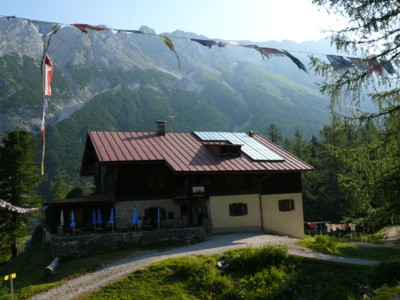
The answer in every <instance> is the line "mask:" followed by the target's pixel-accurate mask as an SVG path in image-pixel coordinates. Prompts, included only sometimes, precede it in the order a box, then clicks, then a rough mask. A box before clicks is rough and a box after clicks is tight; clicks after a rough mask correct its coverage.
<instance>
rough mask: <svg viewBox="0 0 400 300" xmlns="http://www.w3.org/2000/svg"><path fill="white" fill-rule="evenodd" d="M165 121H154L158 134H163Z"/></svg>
mask: <svg viewBox="0 0 400 300" xmlns="http://www.w3.org/2000/svg"><path fill="white" fill-rule="evenodd" d="M165 123H167V122H166V121H156V124H157V135H158V136H162V135H165Z"/></svg>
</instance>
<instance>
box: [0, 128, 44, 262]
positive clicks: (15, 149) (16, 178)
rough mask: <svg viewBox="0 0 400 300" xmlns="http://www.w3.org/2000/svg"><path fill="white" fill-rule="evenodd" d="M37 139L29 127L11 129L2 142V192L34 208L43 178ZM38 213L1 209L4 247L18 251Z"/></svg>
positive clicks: (0, 246) (0, 242)
mask: <svg viewBox="0 0 400 300" xmlns="http://www.w3.org/2000/svg"><path fill="white" fill-rule="evenodd" d="M35 146H36V142H35V140H34V139H32V138H31V137H30V134H29V132H28V131H26V130H16V131H13V132H10V133H9V134H8V136H7V137H6V138H5V139H4V140H3V145H2V146H0V195H1V197H0V198H1V199H3V200H5V201H7V202H9V203H11V204H12V205H15V206H18V207H23V208H32V207H38V206H40V198H39V196H38V195H37V193H36V192H35V190H34V188H35V187H36V185H37V183H38V182H39V180H40V175H39V169H38V166H37V164H36V163H35V162H34V161H33V158H34V150H35ZM34 217H35V215H34V214H32V213H28V214H21V213H18V212H14V211H10V210H7V209H1V210H0V237H1V239H0V250H1V251H2V253H3V254H4V250H6V249H7V248H8V249H10V250H11V256H12V258H14V257H15V256H16V255H17V242H18V239H20V238H23V237H25V236H27V235H28V232H29V227H30V226H31V225H32V220H33V218H34Z"/></svg>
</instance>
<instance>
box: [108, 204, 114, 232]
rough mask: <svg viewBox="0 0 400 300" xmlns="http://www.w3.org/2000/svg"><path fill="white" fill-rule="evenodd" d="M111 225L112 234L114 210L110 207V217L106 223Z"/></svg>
mask: <svg viewBox="0 0 400 300" xmlns="http://www.w3.org/2000/svg"><path fill="white" fill-rule="evenodd" d="M108 222H109V223H110V224H111V229H112V231H113V232H114V223H115V222H114V208H112V207H111V215H110V221H108Z"/></svg>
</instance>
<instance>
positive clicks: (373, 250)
mask: <svg viewBox="0 0 400 300" xmlns="http://www.w3.org/2000/svg"><path fill="white" fill-rule="evenodd" d="M337 241H338V239H336V238H334V237H329V236H324V235H316V236H314V237H311V236H306V237H305V239H304V240H302V241H300V242H299V244H301V245H303V246H305V247H308V248H310V249H312V250H315V251H319V252H322V253H326V254H332V255H338V256H344V257H350V258H361V259H368V260H375V261H378V262H384V261H387V260H392V259H400V249H395V248H385V247H379V246H377V247H362V246H356V245H349V244H346V243H339V242H337Z"/></svg>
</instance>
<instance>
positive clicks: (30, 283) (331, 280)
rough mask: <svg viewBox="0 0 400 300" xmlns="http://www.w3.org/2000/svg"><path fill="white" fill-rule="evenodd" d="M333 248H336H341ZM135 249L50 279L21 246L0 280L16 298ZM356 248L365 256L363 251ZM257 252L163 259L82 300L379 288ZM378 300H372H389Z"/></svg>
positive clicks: (322, 295)
mask: <svg viewBox="0 0 400 300" xmlns="http://www.w3.org/2000/svg"><path fill="white" fill-rule="evenodd" d="M267 248H268V247H267ZM272 248H273V247H272ZM275 249H276V248H275ZM339 249H340V251H343V249H342V248H341V247H339ZM344 249H345V248H344ZM351 249H352V250H351V251H353V253H352V254H351V255H349V256H352V257H358V258H370V256H371V255H374V257H373V258H374V259H376V260H379V261H384V260H385V258H391V259H392V260H393V259H395V258H396V257H398V256H396V255H397V253H395V252H392V250H393V249H382V250H384V251H379V252H378V253H375V252H373V249H370V248H359V247H352V248H351ZM138 250H142V249H128V250H123V251H113V252H109V253H104V254H98V255H92V256H86V257H81V258H67V259H63V260H62V261H61V265H60V266H59V267H58V268H57V274H55V275H53V276H51V277H45V276H44V274H43V271H44V268H45V267H46V266H47V265H48V264H49V263H50V262H51V260H52V257H51V255H50V253H49V249H46V251H45V253H44V254H42V251H41V246H40V244H38V245H34V246H32V247H30V248H28V249H27V251H25V252H24V253H22V254H21V255H20V256H18V257H17V258H16V259H15V260H14V261H12V262H9V263H6V264H2V265H0V275H1V276H4V275H5V274H9V273H12V272H15V273H17V278H16V279H15V280H14V287H15V289H16V293H15V294H16V299H24V298H28V297H30V296H32V295H33V294H35V293H39V292H41V291H45V290H47V289H49V288H51V287H53V286H56V285H59V284H62V283H63V281H65V280H66V279H68V278H72V277H76V276H79V275H81V274H85V273H88V272H93V271H94V270H96V269H98V268H99V267H100V266H101V265H102V264H105V263H107V262H110V261H112V260H115V259H118V258H122V257H124V256H126V255H130V254H132V253H134V252H135V251H138ZM386 250H388V251H386ZM364 251H369V254H365V252H364ZM264 252H265V253H259V252H258V250H256V249H251V248H247V249H240V250H232V251H229V252H227V253H226V254H225V256H224V257H222V258H221V257H220V256H218V255H214V256H198V257H182V258H178V259H169V260H166V261H162V262H160V263H157V264H154V265H151V266H149V267H147V268H144V269H142V270H138V271H136V272H133V273H132V274H130V275H129V276H127V277H126V278H124V279H122V280H120V281H118V282H116V283H114V284H111V285H109V286H107V287H105V288H104V289H102V290H100V291H98V292H96V293H94V294H93V295H86V296H85V297H82V298H83V299H110V298H113V297H114V298H115V299H131V297H132V291H135V293H136V294H135V297H138V299H243V298H244V299H261V298H262V299H300V298H303V299H304V298H306V299H317V298H318V299H360V298H359V297H361V294H360V291H359V286H360V285H362V286H373V287H379V286H381V285H382V284H383V283H379V284H378V285H376V284H375V285H374V282H373V278H374V276H375V277H376V276H377V275H376V272H377V271H376V270H375V269H374V268H372V267H365V266H357V267H356V268H355V267H354V266H353V265H348V264H338V263H331V262H326V261H319V260H312V259H305V258H299V257H291V256H287V255H286V254H285V252H284V254H282V249H278V250H271V249H269V250H268V249H267V250H265V251H264ZM218 261H224V262H225V263H224V264H225V265H227V264H226V262H229V264H228V265H229V267H227V268H224V271H221V270H220V269H218V268H217V267H216V264H217V262H218ZM380 268H381V269H380V270H381V271H379V269H377V270H378V277H379V278H382V277H383V276H380V275H379V272H382V273H383V274H385V276H387V274H389V273H393V274H397V273H396V272H397V271H396V270H397V264H395V265H394V266H391V264H386V265H384V264H383V265H382V266H381V267H380ZM374 272H375V273H374ZM374 274H375V275H374ZM396 276H397V275H396ZM393 283H395V281H393V282H392V284H393ZM8 284H9V282H5V281H1V283H0V299H1V300H2V299H9V298H10V290H9V286H8ZM396 292H397V291H396V287H394V288H381V289H380V290H379V291H378V293H379V294H382V295H392V294H393V293H396ZM241 297H242V298H241ZM260 297H261V298H260ZM382 297H383V298H382ZM382 297H381V298H378V299H389V298H384V297H386V296H382Z"/></svg>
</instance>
